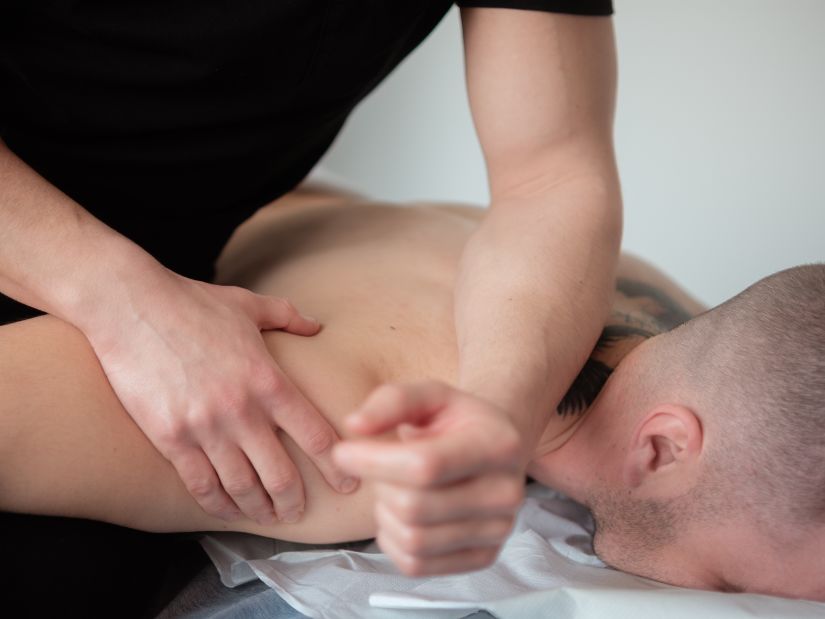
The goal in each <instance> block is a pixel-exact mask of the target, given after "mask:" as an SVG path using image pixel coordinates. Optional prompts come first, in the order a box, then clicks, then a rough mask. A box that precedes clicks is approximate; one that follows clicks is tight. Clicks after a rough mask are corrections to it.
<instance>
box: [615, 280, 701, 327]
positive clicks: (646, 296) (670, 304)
mask: <svg viewBox="0 0 825 619" xmlns="http://www.w3.org/2000/svg"><path fill="white" fill-rule="evenodd" d="M616 290H618V291H619V292H621V293H622V294H623V295H624V296H626V297H627V298H629V299H642V300H647V301H649V304H648V305H646V311H647V313H648V314H649V315H650V317H651V318H653V319H654V320H656V321H657V322H658V323H659V324H660V325H661V327H662V331H670V330H671V329H675V328H676V327H678V326H679V325H680V324H682V323H684V322H687V321H688V320H690V319H691V318H693V316H692V315H691V313H690V312H688V311H687V310H686V309H685V308H684V307H682V306H681V305H680V304H679V302H678V301H676V299H674V298H673V297H671V296H670V295H669V294H668V293H667V292H665V291H664V290H662V289H661V288H657V287H656V286H653V285H652V284H649V283H647V282H642V281H639V280H635V279H629V278H627V277H620V278H618V280H617V281H616Z"/></svg>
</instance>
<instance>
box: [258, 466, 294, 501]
mask: <svg viewBox="0 0 825 619" xmlns="http://www.w3.org/2000/svg"><path fill="white" fill-rule="evenodd" d="M297 482H298V476H297V475H296V474H295V473H294V472H293V471H292V470H291V469H282V470H280V471H278V472H277V473H276V474H274V475H272V476H271V477H270V478H269V479H268V480H267V481H266V490H267V492H268V493H269V494H270V495H279V494H284V493H285V492H288V491H289V490H290V489H291V488H292V487H293V486H294V485H295V484H296V483H297Z"/></svg>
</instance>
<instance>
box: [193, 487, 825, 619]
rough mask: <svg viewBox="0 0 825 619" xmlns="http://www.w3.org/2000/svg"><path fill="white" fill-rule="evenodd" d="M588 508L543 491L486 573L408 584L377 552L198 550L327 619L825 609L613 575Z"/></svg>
mask: <svg viewBox="0 0 825 619" xmlns="http://www.w3.org/2000/svg"><path fill="white" fill-rule="evenodd" d="M591 531H592V523H591V520H590V515H589V513H588V512H587V510H586V509H585V508H583V507H582V506H580V505H578V504H577V503H575V502H573V501H571V500H569V499H567V498H565V497H563V496H561V495H559V494H558V493H555V492H553V491H551V490H548V489H546V488H541V487H540V486H533V487H531V488H530V490H529V491H528V498H527V499H526V501H525V504H524V506H523V507H522V509H521V510H520V512H519V515H518V518H517V520H516V524H515V526H514V529H513V533H512V534H511V536H510V538H509V539H508V541H507V543H506V544H505V545H504V547H503V549H502V551H501V553H500V555H499V558H498V560H497V561H496V562H495V563H494V564H493V565H492V566H490V567H488V568H486V569H484V570H480V571H476V572H470V573H466V574H454V575H448V576H439V577H435V578H433V577H427V578H409V577H406V576H403V575H401V574H400V573H399V572H398V571H397V570H396V569H395V568H394V566H393V565H392V563H391V562H390V560H389V559H388V558H387V557H386V556H385V555H383V554H381V553H380V552H379V551H378V548H377V547H376V546H375V544H374V543H361V544H349V545H346V546H347V547H343V548H342V547H317V546H308V545H303V544H294V543H289V542H281V541H277V540H270V539H267V538H263V537H258V536H254V535H246V534H236V533H218V534H210V535H208V536H206V537H205V538H204V539H203V540H202V542H201V544H202V545H203V547H204V549H205V550H206V552H207V554H209V556H210V558H211V559H212V561H213V563H214V564H215V566H216V567H217V569H218V571H219V573H220V576H221V581H222V582H223V583H224V584H225V585H227V586H229V587H233V586H236V585H239V584H241V583H244V582H249V581H250V580H254V579H256V578H257V579H260V580H261V581H263V582H264V583H266V584H267V585H268V586H270V587H272V588H273V589H274V590H275V591H277V593H278V594H279V595H280V596H281V597H283V598H284V600H286V601H287V602H288V603H289V604H290V605H291V606H292V607H294V608H295V609H297V610H298V611H300V612H302V613H303V614H305V615H308V616H310V617H323V618H325V619H419V618H425V617H426V618H439V619H440V618H443V619H453V618H456V619H457V618H459V617H464V616H466V615H467V614H469V613H471V612H473V611H476V610H486V611H487V612H489V613H491V614H492V615H494V616H496V617H500V618H501V619H510V618H513V619H523V618H525V617H558V618H559V619H585V618H587V619H593V618H600V617H610V618H611V619H612V618H616V619H622V618H623V617H627V618H628V619H630V618H631V617H632V618H633V619H648V618H650V619H660V618H661V617H662V616H667V617H668V618H669V619H682V618H684V619H695V618H696V617H697V616H701V617H702V618H703V619H715V618H717V617H718V618H720V619H723V618H724V619H736V618H739V617H742V618H745V617H747V618H749V619H753V618H759V619H785V618H787V619H807V618H809V617H810V618H814V617H818V618H823V617H825V604H820V603H816V602H809V601H803V600H788V599H782V598H773V597H767V596H759V595H753V594H736V595H734V594H725V593H717V592H711V591H696V590H689V589H682V588H678V587H670V586H668V585H664V584H661V583H657V582H654V581H651V580H647V579H644V578H640V577H637V576H633V575H630V574H625V573H623V572H619V571H616V570H613V569H610V568H607V567H606V566H605V565H604V564H603V563H602V562H601V561H600V560H599V559H598V558H597V557H596V556H595V555H594V554H593V551H592V546H591V540H592V536H591Z"/></svg>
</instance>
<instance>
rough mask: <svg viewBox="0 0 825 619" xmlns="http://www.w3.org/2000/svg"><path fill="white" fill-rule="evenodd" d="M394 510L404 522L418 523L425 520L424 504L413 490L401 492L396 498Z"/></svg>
mask: <svg viewBox="0 0 825 619" xmlns="http://www.w3.org/2000/svg"><path fill="white" fill-rule="evenodd" d="M394 503H395V504H394V505H393V508H394V509H393V511H394V512H395V514H396V516H397V517H398V519H399V520H401V521H402V522H406V523H408V524H417V523H420V522H422V521H423V519H424V516H425V515H426V514H425V509H424V504H423V503H422V501H421V500H420V499H419V498H418V497H417V496H415V494H413V493H412V492H401V493H399V495H398V497H397V498H396V499H395V501H394Z"/></svg>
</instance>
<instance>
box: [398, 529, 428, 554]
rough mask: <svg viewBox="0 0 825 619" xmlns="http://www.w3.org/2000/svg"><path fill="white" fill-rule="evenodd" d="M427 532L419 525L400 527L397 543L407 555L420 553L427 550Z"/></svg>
mask: <svg viewBox="0 0 825 619" xmlns="http://www.w3.org/2000/svg"><path fill="white" fill-rule="evenodd" d="M427 542H428V539H427V532H426V531H425V530H424V529H422V528H420V527H402V528H401V530H400V531H399V535H398V545H399V546H401V549H402V550H403V551H404V552H406V553H407V554H408V555H411V556H413V557H416V556H419V555H422V554H423V553H424V552H425V551H426V550H427Z"/></svg>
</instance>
